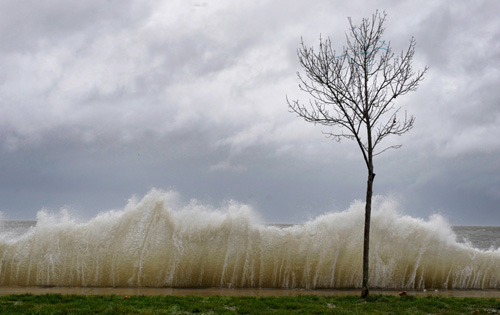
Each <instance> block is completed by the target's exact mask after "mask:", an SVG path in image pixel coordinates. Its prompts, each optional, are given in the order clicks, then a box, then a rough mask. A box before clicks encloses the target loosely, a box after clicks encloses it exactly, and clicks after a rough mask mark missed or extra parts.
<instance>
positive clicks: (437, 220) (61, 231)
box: [0, 191, 500, 294]
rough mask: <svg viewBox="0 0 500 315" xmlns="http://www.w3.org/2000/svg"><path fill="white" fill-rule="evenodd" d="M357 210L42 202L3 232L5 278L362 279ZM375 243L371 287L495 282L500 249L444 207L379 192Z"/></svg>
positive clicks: (9, 281)
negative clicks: (276, 218) (406, 208)
mask: <svg viewBox="0 0 500 315" xmlns="http://www.w3.org/2000/svg"><path fill="white" fill-rule="evenodd" d="M363 211H364V206H363V204H362V203H360V202H358V203H353V205H352V206H351V207H350V208H349V209H348V210H347V211H344V212H340V213H331V214H325V215H323V216H320V217H317V218H316V219H313V220H311V221H309V222H306V223H304V224H301V225H295V226H290V227H285V228H283V227H275V226H268V225H264V224H259V223H258V222H256V221H255V220H254V219H253V217H254V214H253V212H252V210H251V209H250V208H249V207H248V206H245V205H241V204H238V203H227V204H226V205H225V206H224V207H222V208H221V209H212V208H210V207H207V206H204V205H200V204H198V203H190V204H188V205H181V206H179V202H178V201H177V200H176V195H175V193H172V192H159V191H153V192H151V193H149V194H148V195H147V196H146V197H144V199H143V200H141V201H132V202H130V203H129V205H127V207H126V208H125V209H124V210H122V211H113V212H107V213H102V214H101V215H99V216H97V217H96V218H94V219H92V220H90V221H88V222H85V223H78V222H76V221H75V220H73V219H72V218H71V217H70V216H69V215H67V214H65V213H62V214H61V215H50V214H47V213H45V212H40V213H39V214H38V218H37V223H36V225H35V226H34V227H32V228H31V229H29V231H28V232H25V233H17V234H16V233H14V234H12V233H11V234H9V233H3V234H2V232H1V231H0V286H3V287H7V286H8V287H10V286H26V287H32V286H56V287H72V288H77V287H81V288H94V287H103V288H109V287H114V288H130V287H132V288H141V289H142V288H151V287H153V288H155V287H156V288H165V287H169V288H184V287H190V288H200V290H206V289H201V288H212V287H216V288H225V289H236V288H238V289H261V288H278V289H293V290H292V292H294V291H295V290H297V289H305V290H317V289H353V288H359V287H360V286H361V261H362V257H361V255H362V250H361V249H362V227H363V217H364V214H363ZM370 254H371V255H370V264H371V269H370V282H371V287H372V288H375V289H383V290H389V289H394V290H403V289H405V290H417V291H423V290H424V289H425V290H428V291H427V292H433V290H435V289H438V290H449V289H459V290H472V289H482V290H487V289H500V250H499V249H491V250H480V249H477V248H474V247H473V246H472V245H467V244H463V243H459V242H457V239H456V235H455V233H454V232H453V230H452V228H451V227H450V226H449V225H448V224H447V223H446V221H445V220H444V219H442V218H441V217H439V216H435V217H432V218H431V219H430V220H428V221H425V220H421V219H416V218H412V217H407V216H402V215H400V214H399V213H398V212H397V205H396V204H395V203H394V202H392V201H391V200H389V199H384V198H376V199H375V201H374V204H373V217H372V237H371V251H370ZM159 290H165V289H159ZM172 290H173V289H172ZM217 290H221V289H217ZM204 292H207V291H204ZM219 292H220V291H219ZM259 292H260V291H259ZM309 292H310V291H309ZM117 294H118V293H117Z"/></svg>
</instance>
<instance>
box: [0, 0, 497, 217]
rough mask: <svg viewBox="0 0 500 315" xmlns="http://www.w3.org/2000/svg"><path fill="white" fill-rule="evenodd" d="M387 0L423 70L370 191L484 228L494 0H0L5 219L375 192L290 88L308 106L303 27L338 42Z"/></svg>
mask: <svg viewBox="0 0 500 315" xmlns="http://www.w3.org/2000/svg"><path fill="white" fill-rule="evenodd" d="M376 9H380V10H384V9H385V10H386V12H387V13H388V17H387V24H386V27H387V28H386V36H387V38H388V40H390V41H391V45H392V47H393V48H394V50H395V51H399V50H403V49H405V48H406V47H407V45H408V40H409V39H410V38H411V36H415V38H416V39H417V52H416V56H415V58H416V59H415V68H416V69H422V68H423V66H425V65H429V66H430V70H429V72H428V74H427V76H426V79H425V80H424V82H423V83H422V85H421V87H420V88H419V91H417V92H415V93H413V94H410V95H407V96H405V98H404V99H402V100H400V101H399V100H398V105H402V106H403V108H404V109H407V110H408V111H409V112H410V113H412V114H414V115H415V116H416V117H417V123H416V126H415V128H414V129H413V130H412V131H411V132H410V133H409V134H408V135H405V136H403V137H402V138H397V139H394V140H393V141H397V142H398V143H403V144H404V146H403V148H402V149H400V150H397V151H389V152H387V153H384V155H381V156H379V157H377V160H376V172H377V179H376V183H375V187H376V188H375V190H376V193H380V194H386V195H387V194H392V195H395V196H399V197H400V198H401V199H402V201H403V204H404V205H405V206H404V209H405V210H404V211H406V212H408V213H410V214H412V215H416V216H427V215H430V214H432V213H434V212H442V213H445V214H446V215H448V216H449V217H450V220H451V221H452V223H460V224H466V223H470V224H485V223H488V219H485V218H488V217H490V218H492V219H493V218H496V217H495V215H494V214H493V212H494V211H496V208H495V204H497V202H498V198H499V196H498V191H499V189H498V188H499V182H500V179H499V178H498V176H497V175H496V174H498V173H500V165H498V163H497V162H496V160H497V159H496V156H498V153H499V152H500V140H499V139H498V137H496V136H495V135H497V134H499V132H500V130H499V127H498V126H500V109H499V107H498V102H499V98H498V93H497V91H496V86H498V84H499V82H498V81H499V76H498V74H499V68H498V67H499V66H498V65H499V64H500V62H499V61H500V60H499V58H500V44H499V38H500V37H499V35H500V33H499V29H500V22H498V19H497V18H496V15H495V14H496V12H498V9H499V5H497V4H496V3H494V2H491V1H484V2H479V3H477V4H474V5H471V4H467V3H453V4H452V3H451V2H434V1H424V2H423V3H422V2H421V1H400V2H398V3H397V4H394V3H392V2H390V1H380V2H377V3H374V4H370V5H366V4H365V3H362V2H361V1H351V2H340V1H334V2H332V1H326V0H325V1H316V2H314V3H306V2H301V1H253V2H250V1H248V2H244V3H241V2H234V1H205V2H203V1H151V2H141V4H140V5H139V4H137V3H136V2H132V1H106V2H103V1H84V2H81V3H80V2H78V3H72V2H67V1H55V0H54V1H43V2H37V1H3V2H2V3H0V39H1V40H2V42H3V43H5V44H4V45H2V47H0V95H1V96H2V97H1V99H0V157H1V163H0V175H1V176H0V200H1V202H0V211H3V212H4V213H5V216H7V217H11V218H34V216H35V213H36V211H37V210H39V209H40V208H42V207H49V208H52V209H57V208H59V207H61V206H64V205H68V206H70V207H73V208H75V211H77V212H78V211H80V212H81V213H83V214H82V215H84V216H86V217H90V216H93V215H95V214H96V213H97V212H99V211H103V210H106V209H110V208H117V207H122V206H124V205H125V203H126V199H127V198H129V197H130V196H131V195H133V194H138V195H139V196H140V195H142V194H144V193H146V192H147V191H148V190H149V189H151V188H153V187H158V188H163V189H168V188H173V189H176V190H178V191H179V192H180V193H181V194H182V195H183V196H184V197H185V198H187V199H189V198H198V199H201V200H202V201H206V202H208V203H218V202H220V201H222V200H224V199H231V198H233V199H236V200H238V201H241V202H245V203H249V204H251V205H253V206H255V207H256V209H257V210H258V211H259V212H261V213H262V215H263V217H265V219H266V220H268V221H273V222H279V221H281V222H291V221H294V222H296V221H302V220H305V219H307V218H308V217H309V216H316V215H318V214H321V213H323V212H325V211H332V210H335V211H339V210H343V209H345V208H346V207H347V206H348V205H349V203H350V202H351V201H353V200H354V199H356V198H358V199H362V198H363V196H364V192H363V191H364V184H365V169H364V167H365V166H364V165H363V162H362V160H361V157H360V155H359V152H358V148H356V146H355V144H354V143H352V142H351V143H349V142H343V143H341V144H338V143H336V142H334V141H331V140H327V139H325V137H324V136H323V135H322V134H321V128H319V127H317V126H312V125H310V124H307V123H305V122H303V121H301V120H300V119H299V118H297V117H294V115H292V114H290V113H289V112H288V111H287V107H286V100H285V95H287V96H288V97H290V98H291V99H294V98H303V99H307V98H306V97H307V96H306V95H303V94H301V92H300V91H299V90H298V88H297V84H298V81H297V78H296V76H295V73H296V71H297V70H299V65H298V62H297V57H296V48H297V46H298V45H299V43H300V39H301V37H302V38H303V39H304V41H305V42H306V43H307V44H308V45H316V44H317V42H318V38H319V36H320V34H322V36H324V37H327V36H330V37H331V38H332V41H333V43H334V45H335V47H336V48H338V49H341V48H342V45H343V43H344V40H345V32H346V30H347V27H348V20H347V17H352V19H353V23H355V24H356V23H359V21H360V20H361V18H363V17H368V16H370V15H371V14H372V13H373V12H374V11H375V10H376ZM464 170H465V171H464ZM474 207H476V208H478V209H481V217H480V218H479V217H476V218H475V217H473V216H471V215H470V213H471V211H473V210H471V209H474ZM474 211H478V210H474Z"/></svg>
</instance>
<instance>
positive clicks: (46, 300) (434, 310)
mask: <svg viewBox="0 0 500 315" xmlns="http://www.w3.org/2000/svg"><path fill="white" fill-rule="evenodd" d="M0 313H1V314H9V313H10V314H19V313H22V314H27V313H28V314H29V313H34V314H78V313H81V314H95V313H101V314H192V313H205V314H500V299H485V298H451V297H436V296H433V297H431V296H429V297H414V296H403V297H399V296H387V295H376V296H371V297H370V298H369V299H368V300H367V301H364V300H361V299H360V298H359V297H357V296H336V297H335V296H334V297H325V296H297V297H236V296H228V297H226V296H213V297H200V296H119V295H104V296H99V295H89V296H84V295H60V294H47V295H31V294H25V295H7V296H0Z"/></svg>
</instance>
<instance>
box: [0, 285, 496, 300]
mask: <svg viewBox="0 0 500 315" xmlns="http://www.w3.org/2000/svg"><path fill="white" fill-rule="evenodd" d="M360 292H361V291H360V290H285V289H221V288H205V289H191V288H182V289H179V288H92V287H87V288H82V287H78V288H76V287H21V286H6V287H2V286H0V295H8V294H25V293H31V294H49V293H54V294H55V293H58V294H82V295H111V294H114V295H197V296H214V295H220V296H297V295H311V294H312V295H322V296H330V295H331V296H344V295H358V294H360ZM370 293H371V294H387V295H398V294H399V293H401V291H394V290H371V291H370ZM408 294H410V295H415V296H428V295H439V296H454V297H493V298H500V290H443V291H434V290H428V291H408Z"/></svg>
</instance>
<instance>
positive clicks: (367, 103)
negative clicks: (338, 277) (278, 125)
mask: <svg viewBox="0 0 500 315" xmlns="http://www.w3.org/2000/svg"><path fill="white" fill-rule="evenodd" d="M385 18H386V14H385V12H384V13H383V14H380V13H379V12H378V11H377V12H376V13H375V14H373V15H372V18H371V19H363V20H362V22H361V25H360V26H359V27H358V26H355V25H353V24H352V20H351V19H350V18H349V24H350V29H349V32H348V33H347V34H346V39H347V46H345V47H344V48H343V50H342V52H340V53H337V52H336V51H335V50H333V49H332V44H331V41H330V39H326V40H323V39H322V38H320V41H319V49H318V51H317V52H316V50H314V48H312V47H306V46H305V44H304V42H303V41H301V46H300V48H299V49H298V50H297V54H298V57H299V62H300V65H301V66H302V69H303V70H304V72H305V74H306V76H305V77H303V76H302V75H301V74H300V73H297V75H298V77H299V79H300V82H301V83H300V85H299V87H300V89H301V90H302V91H305V92H307V93H308V94H309V96H310V97H311V100H310V101H309V103H308V104H306V105H304V104H302V103H301V102H299V101H298V100H295V101H290V100H288V98H287V102H288V106H289V108H290V110H291V111H292V112H294V113H296V114H297V115H298V116H300V117H302V118H304V119H305V120H306V121H307V122H312V123H314V124H321V125H323V126H327V127H333V128H331V130H330V131H328V132H326V134H327V135H328V136H329V137H332V138H333V139H335V140H337V141H340V140H341V139H343V138H347V139H350V140H354V141H356V143H357V144H358V146H359V148H360V149H361V153H362V154H363V159H364V161H365V163H366V167H367V169H368V181H367V186H366V205H365V227H364V242H363V284H362V293H361V297H362V298H366V297H367V296H368V294H369V289H368V286H369V284H368V273H369V248H370V247H369V245H370V218H371V203H372V191H373V180H374V179H375V173H374V167H373V158H374V156H376V155H378V154H380V153H382V152H384V151H386V150H387V149H390V148H399V147H400V145H390V146H386V147H381V142H382V140H383V139H384V138H385V137H387V136H390V135H396V136H400V135H402V134H404V133H406V132H407V131H409V130H410V129H411V128H412V127H413V123H414V121H415V119H414V117H413V116H408V115H407V114H406V112H405V113H404V114H402V113H400V107H397V106H396V105H395V100H396V98H397V97H399V96H401V95H405V94H406V93H408V92H410V91H415V90H416V89H417V86H418V84H419V82H420V81H421V80H422V79H423V77H424V74H425V72H426V71H427V67H425V68H424V70H423V71H418V72H415V71H414V70H413V68H412V61H413V55H414V53H415V40H414V38H413V37H412V38H411V39H410V44H409V46H408V49H407V50H405V51H402V52H401V54H399V55H395V54H394V53H393V52H392V49H391V45H390V43H389V42H385V41H383V40H382V35H383V33H384V28H383V24H384V22H385Z"/></svg>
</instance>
